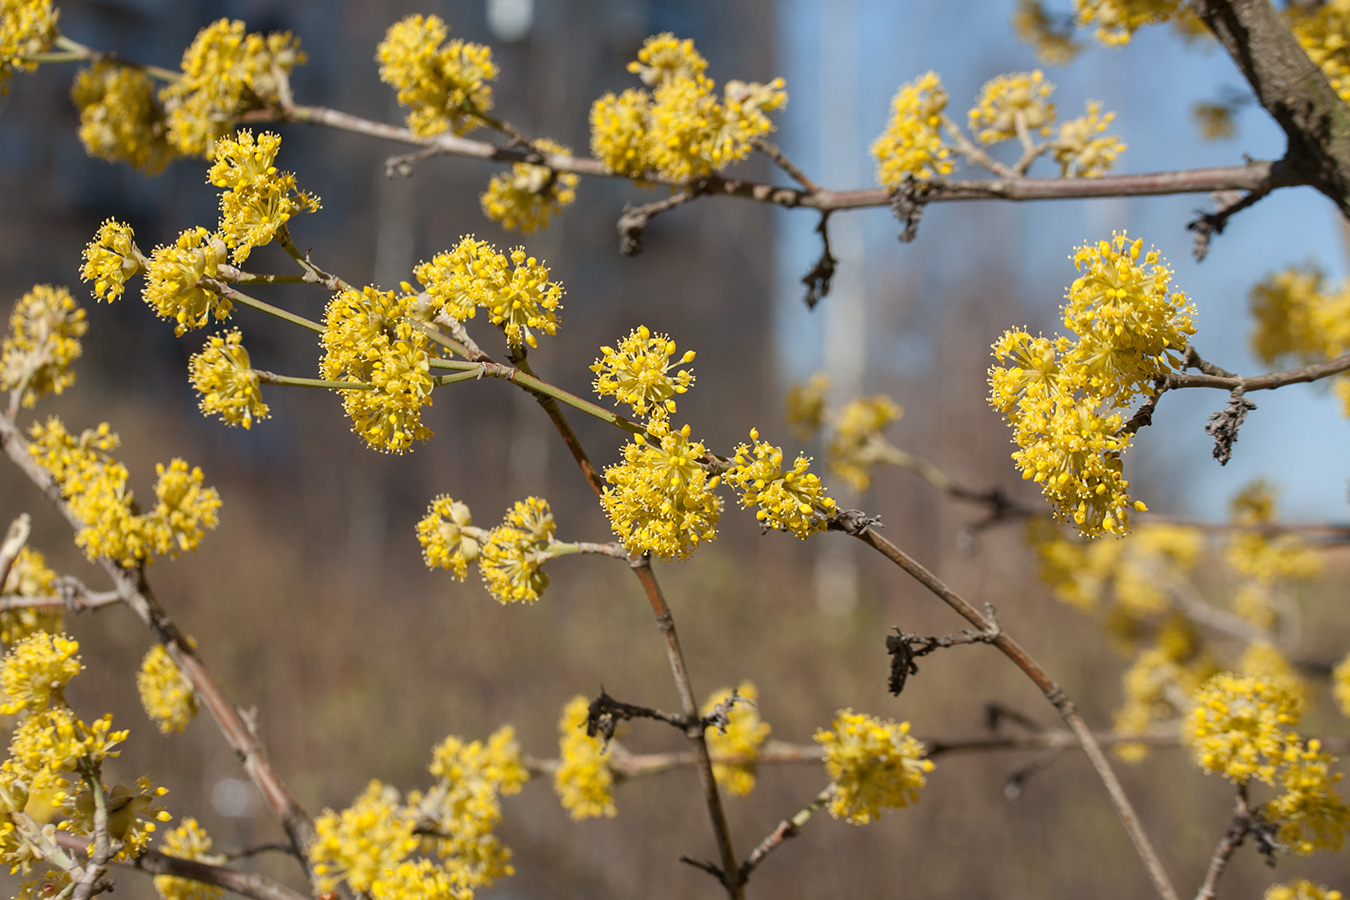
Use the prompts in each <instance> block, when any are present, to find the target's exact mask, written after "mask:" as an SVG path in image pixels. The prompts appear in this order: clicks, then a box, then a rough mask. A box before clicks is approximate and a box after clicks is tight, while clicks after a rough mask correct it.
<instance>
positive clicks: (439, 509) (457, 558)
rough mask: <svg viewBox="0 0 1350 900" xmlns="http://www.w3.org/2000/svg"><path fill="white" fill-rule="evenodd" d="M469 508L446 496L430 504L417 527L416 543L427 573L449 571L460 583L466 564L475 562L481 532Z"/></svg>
mask: <svg viewBox="0 0 1350 900" xmlns="http://www.w3.org/2000/svg"><path fill="white" fill-rule="evenodd" d="M472 526H473V517H472V516H471V515H470V514H469V507H468V506H467V505H466V504H464V503H461V502H460V501H458V500H455V499H453V498H452V497H450V495H449V494H441V495H440V496H439V497H437V498H436V499H434V500H432V501H431V505H430V506H429V507H427V514H426V515H425V516H423V517H422V520H421V521H420V522H418V523H417V541H418V543H420V544H421V545H422V559H423V561H425V562H426V564H427V568H428V569H435V568H442V569H448V570H449V571H450V572H452V573H453V574H454V576H455V577H456V578H458V579H459V580H460V581H463V580H464V576H465V575H466V574H467V573H468V571H469V563H471V562H474V561H475V560H477V559H478V548H479V540H480V539H481V538H482V537H483V530H482V529H481V528H474V527H472Z"/></svg>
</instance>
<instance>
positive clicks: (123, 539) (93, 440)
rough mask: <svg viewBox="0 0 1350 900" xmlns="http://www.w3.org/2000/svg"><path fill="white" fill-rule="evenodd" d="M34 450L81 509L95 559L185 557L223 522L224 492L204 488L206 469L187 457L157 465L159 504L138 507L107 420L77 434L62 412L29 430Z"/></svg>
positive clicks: (84, 543)
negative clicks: (191, 463)
mask: <svg viewBox="0 0 1350 900" xmlns="http://www.w3.org/2000/svg"><path fill="white" fill-rule="evenodd" d="M29 436H30V437H31V438H32V443H31V444H30V445H29V448H28V449H29V452H30V453H31V454H32V455H33V457H34V458H35V459H36V460H37V461H38V463H39V464H40V465H42V467H43V468H45V469H46V470H47V471H48V472H49V473H51V476H52V480H53V481H54V482H55V483H56V485H57V487H59V488H60V490H61V494H62V496H63V497H65V499H66V502H67V503H68V504H69V506H70V510H71V512H72V513H74V515H75V516H76V517H77V518H79V519H80V521H82V522H84V523H85V526H84V528H82V529H81V530H80V532H79V533H78V534H77V535H76V536H75V543H77V544H78V545H79V546H81V547H83V548H84V552H85V555H86V556H87V557H89V559H91V560H94V559H98V558H100V557H102V558H106V559H111V560H113V561H115V562H118V563H120V564H121V565H124V566H134V565H136V564H137V563H138V562H140V561H142V560H146V559H148V557H149V555H150V554H151V553H156V554H159V555H161V556H163V555H169V556H174V557H176V556H178V554H179V553H180V552H182V551H184V550H195V549H196V548H197V544H198V543H200V542H201V539H202V537H203V535H204V532H205V529H208V528H215V527H216V524H217V523H218V521H219V518H218V516H217V511H218V510H219V509H220V495H219V494H218V493H217V492H216V489H215V488H204V487H202V471H201V469H199V468H193V469H191V470H189V469H188V467H187V463H185V462H183V461H182V460H181V459H175V460H173V461H172V462H171V463H170V464H169V466H168V467H167V468H166V467H165V466H164V465H163V464H162V463H161V464H158V465H157V466H156V471H157V473H158V475H159V477H158V479H157V480H156V482H155V499H156V503H155V506H154V508H153V509H151V510H150V512H148V513H143V514H141V513H137V512H136V509H135V506H134V505H133V501H134V497H133V494H132V492H131V489H130V488H129V487H128V486H127V478H128V472H127V468H126V466H124V465H123V464H122V463H120V462H118V461H117V460H115V459H113V458H112V457H111V456H110V455H109V452H110V451H111V450H114V449H116V447H117V446H118V444H119V440H118V437H117V435H116V433H114V432H112V431H111V430H110V429H109V428H108V424H107V423H106V422H105V423H103V424H101V425H99V427H98V428H97V429H85V430H84V431H83V432H81V433H80V434H79V435H78V436H75V435H72V434H70V433H69V432H68V431H66V428H65V425H63V424H62V422H61V420H60V419H58V418H56V417H55V416H53V417H51V418H49V419H48V420H47V422H46V423H45V424H43V423H41V422H36V423H34V424H33V426H32V427H31V428H30V429H29Z"/></svg>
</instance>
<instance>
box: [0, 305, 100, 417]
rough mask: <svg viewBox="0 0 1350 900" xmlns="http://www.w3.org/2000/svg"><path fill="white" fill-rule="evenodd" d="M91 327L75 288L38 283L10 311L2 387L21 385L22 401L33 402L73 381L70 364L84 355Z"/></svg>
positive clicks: (12, 388) (1, 358)
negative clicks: (75, 296) (83, 343)
mask: <svg viewBox="0 0 1350 900" xmlns="http://www.w3.org/2000/svg"><path fill="white" fill-rule="evenodd" d="M88 327H89V326H88V323H87V322H85V320H84V310H83V309H80V307H79V306H77V305H76V303H75V301H74V299H72V298H71V296H70V291H68V290H66V289H65V288H63V287H52V286H51V285H50V284H38V285H34V286H33V289H32V290H31V291H29V292H28V293H26V294H24V295H23V296H22V297H20V298H19V302H18V303H15V304H14V310H13V311H12V312H11V313H10V315H9V333H8V334H7V335H5V340H4V344H3V356H0V389H3V390H6V391H19V392H20V393H21V395H22V398H23V405H24V406H26V407H29V408H31V407H33V406H34V405H35V404H36V403H37V401H38V398H39V397H42V396H43V395H45V394H59V393H61V392H62V391H63V390H65V389H66V388H68V387H70V386H71V385H72V384H74V383H75V373H74V372H72V371H70V364H71V363H72V362H74V361H75V360H76V359H78V358H79V356H80V353H81V348H80V338H81V336H83V335H84V332H85V329H87V328H88Z"/></svg>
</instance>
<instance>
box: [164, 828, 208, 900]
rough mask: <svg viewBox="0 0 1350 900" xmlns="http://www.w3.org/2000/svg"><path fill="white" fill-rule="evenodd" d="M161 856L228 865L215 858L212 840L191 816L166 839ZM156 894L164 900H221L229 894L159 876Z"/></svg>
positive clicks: (186, 879) (182, 880)
mask: <svg viewBox="0 0 1350 900" xmlns="http://www.w3.org/2000/svg"><path fill="white" fill-rule="evenodd" d="M160 852H161V853H163V854H164V855H165V856H176V857H178V858H179V859H193V860H197V861H199V862H205V863H213V864H216V865H219V864H221V863H222V862H224V857H221V856H214V855H212V853H211V836H210V835H208V834H207V833H206V829H204V828H202V826H201V825H199V824H197V820H196V819H194V818H192V817H191V816H188V817H186V818H184V819H182V820H180V821H179V823H178V827H177V828H173V829H171V830H170V831H168V832H167V833H166V834H165V835H164V841H163V843H161V844H160ZM155 890H156V891H158V892H159V895H160V896H161V897H163V898H164V900H218V898H219V897H221V896H223V895H224V893H225V891H224V889H223V888H219V887H216V886H215V885H213V884H206V883H204V882H201V881H194V880H192V879H191V878H175V877H174V876H172V875H156V876H155Z"/></svg>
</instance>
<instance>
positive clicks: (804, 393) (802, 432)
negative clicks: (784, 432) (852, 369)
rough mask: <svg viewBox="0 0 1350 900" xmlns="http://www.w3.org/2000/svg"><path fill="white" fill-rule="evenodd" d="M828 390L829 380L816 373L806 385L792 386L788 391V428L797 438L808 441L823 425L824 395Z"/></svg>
mask: <svg viewBox="0 0 1350 900" xmlns="http://www.w3.org/2000/svg"><path fill="white" fill-rule="evenodd" d="M829 389H830V379H829V377H828V376H826V375H825V374H824V373H823V372H817V373H816V374H814V375H812V376H811V377H810V378H809V379H808V380H807V381H806V383H804V384H794V385H793V386H792V387H791V388H789V389H788V395H787V423H788V428H790V429H792V433H793V434H794V435H796V436H797V437H798V438H801V439H802V440H804V441H807V440H810V439H811V438H813V437H815V436H816V432H817V431H819V430H820V427H821V425H823V424H824V423H825V394H826V392H827V391H829Z"/></svg>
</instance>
